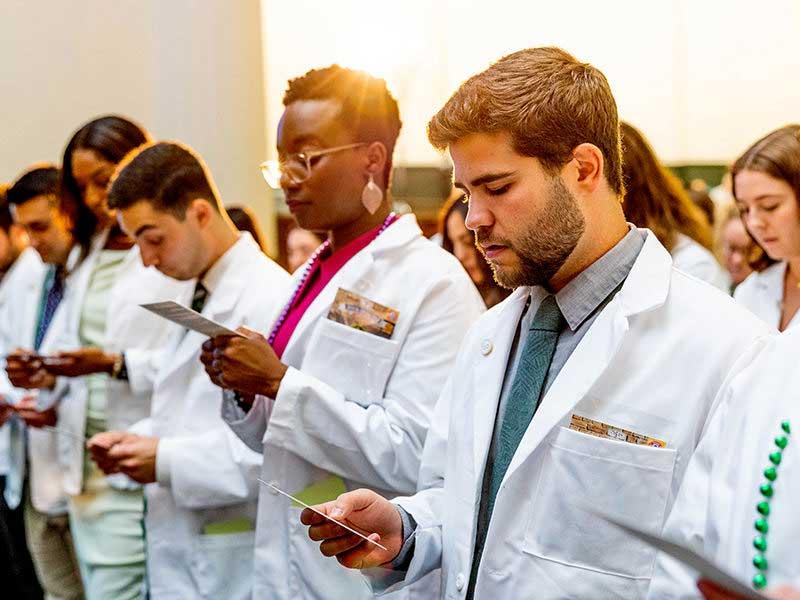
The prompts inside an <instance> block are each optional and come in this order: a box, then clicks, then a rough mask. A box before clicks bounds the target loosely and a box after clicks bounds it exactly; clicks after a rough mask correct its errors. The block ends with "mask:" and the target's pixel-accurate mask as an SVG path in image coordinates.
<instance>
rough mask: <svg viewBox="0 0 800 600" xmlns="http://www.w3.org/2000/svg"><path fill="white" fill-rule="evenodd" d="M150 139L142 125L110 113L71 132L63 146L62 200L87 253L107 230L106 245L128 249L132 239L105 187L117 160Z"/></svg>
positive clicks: (77, 237)
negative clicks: (98, 235)
mask: <svg viewBox="0 0 800 600" xmlns="http://www.w3.org/2000/svg"><path fill="white" fill-rule="evenodd" d="M148 140H149V135H148V134H147V132H146V131H145V130H144V129H143V128H141V127H140V126H139V125H136V124H135V123H133V122H131V121H129V120H127V119H124V118H122V117H118V116H114V115H109V116H105V117H100V118H98V119H95V120H93V121H90V122H89V123H87V124H86V125H84V126H83V127H81V128H80V129H79V130H78V131H77V132H76V133H75V135H73V136H72V139H70V141H69V143H68V144H67V147H66V148H65V150H64V158H63V163H62V164H63V166H62V171H61V173H62V175H61V202H62V206H63V208H64V210H65V211H66V213H67V214H70V215H71V216H72V217H73V219H72V222H73V223H75V231H74V235H75V239H76V240H77V242H78V243H79V244H80V245H81V248H82V249H83V256H84V257H85V256H86V254H88V252H89V249H90V246H91V244H92V241H93V239H95V236H96V234H98V233H100V232H102V231H106V230H107V231H108V236H107V239H106V242H105V247H106V248H108V249H118V250H127V249H129V248H131V247H133V240H131V239H130V238H129V237H128V236H127V235H125V234H124V233H123V232H122V230H121V229H120V228H119V226H118V225H117V221H116V216H115V214H114V211H112V210H110V209H109V208H108V205H107V203H106V188H107V187H108V182H109V180H110V179H111V175H112V174H113V173H114V169H115V168H116V166H117V164H118V163H120V162H121V161H122V159H123V158H125V156H126V155H127V154H128V153H129V152H130V151H131V150H134V149H135V148H137V147H139V146H141V145H142V144H145V143H146V142H147V141H148Z"/></svg>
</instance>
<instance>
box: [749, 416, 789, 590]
mask: <svg viewBox="0 0 800 600" xmlns="http://www.w3.org/2000/svg"><path fill="white" fill-rule="evenodd" d="M781 432H782V433H781V434H780V435H779V436H778V437H776V438H775V446H776V447H777V448H778V449H777V450H776V451H775V452H770V455H769V462H770V465H769V466H768V467H767V468H766V469H764V477H766V479H767V481H766V482H764V483H763V484H761V486H760V487H759V488H758V491H759V492H761V495H762V496H763V497H764V499H763V500H762V501H761V502H759V503H758V504H757V505H756V511H758V515H759V516H758V518H757V519H756V522H755V528H756V531H757V532H758V534H757V535H756V537H755V538H754V539H753V547H754V548H755V549H756V550H758V554H756V555H755V557H753V566H754V567H755V568H756V569H758V570H757V571H756V574H755V576H753V587H754V588H756V589H757V590H760V589H762V588H765V587H767V574H766V573H767V568H768V567H769V565H768V564H767V556H766V554H767V533H768V532H769V522H768V520H769V513H770V505H769V503H770V500H771V499H772V496H773V495H774V493H775V490H774V489H773V484H774V483H775V480H776V479H777V478H778V467H779V466H780V464H781V460H782V459H783V451H784V450H785V449H786V446H788V445H789V434H790V433H791V432H792V429H791V427H790V426H789V421H783V422H781Z"/></svg>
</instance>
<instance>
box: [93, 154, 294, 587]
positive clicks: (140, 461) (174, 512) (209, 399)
mask: <svg viewBox="0 0 800 600" xmlns="http://www.w3.org/2000/svg"><path fill="white" fill-rule="evenodd" d="M109 206H110V207H113V208H116V209H117V210H119V219H120V223H121V224H122V227H123V229H124V230H125V231H126V232H127V233H128V234H129V235H130V236H131V237H132V238H133V239H135V240H136V243H137V245H138V246H139V248H140V250H141V255H142V260H143V262H144V263H145V264H146V265H148V266H154V267H156V268H157V269H158V270H159V271H161V272H162V273H164V274H165V275H168V276H170V277H173V278H175V279H179V280H185V281H188V280H196V284H195V285H194V291H193V294H192V295H191V296H188V295H187V297H186V298H184V299H183V300H184V303H185V304H186V305H191V306H192V307H193V308H194V309H195V310H197V311H199V312H202V314H203V315H204V316H206V317H208V318H210V319H213V320H215V321H218V322H220V323H222V324H224V325H226V326H228V327H231V328H235V327H238V326H241V325H245V326H248V327H251V328H255V329H263V328H264V327H266V326H267V325H268V324H269V323H270V322H271V320H272V319H273V318H274V313H275V311H276V309H277V307H278V300H279V299H280V298H283V297H284V296H285V294H286V290H287V288H288V282H289V275H288V274H287V273H286V272H285V271H283V269H281V268H280V267H279V266H278V265H276V264H275V263H274V262H273V261H271V260H270V259H269V258H267V257H266V256H265V255H264V254H263V253H262V252H261V250H260V248H259V247H258V245H257V244H256V243H255V242H254V241H253V239H252V237H251V236H250V235H249V234H247V233H243V234H240V233H239V232H238V231H237V230H236V228H235V227H234V226H233V224H232V223H231V221H230V220H229V219H228V217H227V214H226V213H225V209H224V208H223V207H222V203H221V201H220V199H219V196H218V193H217V191H216V188H215V186H214V183H213V181H212V179H211V175H210V174H209V173H208V172H207V170H206V168H205V166H204V165H203V163H202V161H201V159H200V158H199V157H198V156H196V155H195V154H194V153H193V152H192V151H191V150H189V149H188V148H186V147H185V146H182V145H180V144H177V143H171V142H159V143H156V144H154V145H150V146H147V147H144V148H143V149H142V150H140V151H139V152H138V153H137V154H135V155H134V156H133V157H130V158H129V159H128V161H127V162H126V163H124V164H123V165H121V166H120V169H119V170H118V172H117V175H116V176H115V178H114V180H113V181H112V183H111V188H110V191H109ZM204 339H205V338H204V337H203V336H202V334H200V333H197V332H193V331H186V330H181V331H177V332H176V334H175V335H174V336H173V339H172V341H171V343H170V344H169V345H168V346H167V347H165V348H164V349H163V350H162V351H159V352H126V353H125V354H124V356H121V355H118V356H109V357H107V359H106V362H108V363H117V364H121V365H122V367H121V368H122V370H123V371H124V373H125V377H126V378H127V379H128V381H129V383H130V385H131V387H132V388H133V389H135V390H151V391H152V406H151V415H150V417H149V418H147V419H145V420H144V421H141V422H139V423H137V424H136V425H134V426H133V427H132V428H131V431H130V432H123V431H116V432H114V431H112V432H106V433H102V434H98V435H97V436H95V437H94V438H93V439H92V440H90V442H89V447H90V449H91V451H92V453H93V456H94V458H95V460H96V461H97V463H98V465H100V467H101V468H102V469H103V470H104V471H106V472H107V473H113V472H122V473H125V474H127V475H128V476H129V477H131V478H133V479H134V480H136V481H139V482H141V483H145V484H148V485H147V486H146V489H145V492H146V499H147V510H146V515H145V531H146V539H147V571H148V584H149V593H150V597H151V598H153V599H155V600H157V599H160V598H209V599H212V598H221V597H226V598H236V599H244V598H249V597H250V591H251V588H252V578H251V574H252V555H253V539H254V538H253V528H254V525H255V514H256V498H257V496H258V482H257V475H258V467H259V466H260V463H261V459H260V456H259V455H258V454H256V453H255V452H253V451H252V450H250V449H248V448H247V447H246V446H245V445H244V444H243V443H242V442H241V441H240V440H239V439H238V438H237V437H236V436H235V435H233V433H232V432H231V431H230V430H229V429H228V428H227V427H226V425H225V424H224V422H223V421H222V419H221V417H220V403H221V399H222V393H221V391H220V389H219V388H217V387H216V386H214V385H213V384H212V383H211V382H210V381H209V380H208V377H207V376H206V374H205V373H204V371H203V366H202V364H201V363H200V361H199V360H198V358H199V355H200V349H201V345H202V343H203V341H204Z"/></svg>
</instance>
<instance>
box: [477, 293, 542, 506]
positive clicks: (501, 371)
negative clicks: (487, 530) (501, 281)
mask: <svg viewBox="0 0 800 600" xmlns="http://www.w3.org/2000/svg"><path fill="white" fill-rule="evenodd" d="M529 292H531V289H530V288H519V289H517V290H516V291H515V292H514V293H513V294H512V295H511V296H510V297H509V298H508V300H506V301H505V303H504V306H503V309H502V310H501V311H500V312H499V313H498V314H497V315H496V317H495V319H494V321H493V322H491V323H489V322H487V323H485V325H484V326H483V335H482V339H480V340H477V343H478V346H477V347H476V348H475V352H476V353H477V355H476V356H475V358H474V362H473V364H474V365H475V368H474V372H473V376H472V381H473V382H474V389H473V392H472V393H473V398H474V402H473V417H472V421H473V431H474V433H473V438H472V445H473V446H472V450H473V460H474V461H475V463H474V464H475V468H474V469H473V473H475V476H476V478H477V486H476V498H478V496H477V494H478V492H479V491H480V481H481V480H482V478H483V477H482V474H483V468H484V466H485V465H486V457H487V456H488V453H489V446H490V444H491V439H492V433H493V432H494V426H495V422H496V414H497V403H498V401H499V399H500V392H501V390H502V389H503V380H504V379H505V375H506V369H507V365H508V360H509V355H510V353H511V346H512V345H513V343H514V335H515V333H516V331H517V325H518V324H519V320H520V318H521V317H522V311H523V310H524V309H525V303H526V301H527V299H528V295H529ZM534 293H535V290H534Z"/></svg>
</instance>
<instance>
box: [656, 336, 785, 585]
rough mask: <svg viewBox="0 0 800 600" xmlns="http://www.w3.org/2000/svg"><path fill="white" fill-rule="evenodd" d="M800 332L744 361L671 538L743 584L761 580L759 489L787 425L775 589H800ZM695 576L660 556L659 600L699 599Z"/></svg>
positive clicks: (770, 574) (684, 492) (695, 464)
mask: <svg viewBox="0 0 800 600" xmlns="http://www.w3.org/2000/svg"><path fill="white" fill-rule="evenodd" d="M799 353H800V330H798V329H794V330H792V331H790V332H788V333H786V334H783V335H780V336H776V337H775V338H774V339H773V341H772V342H771V343H770V344H769V345H768V346H767V348H766V349H765V350H764V352H763V353H761V354H760V355H759V356H758V357H757V359H756V360H751V359H748V360H745V361H742V363H741V369H739V371H738V372H737V374H736V376H735V377H733V378H731V380H730V382H729V383H728V384H727V385H726V387H725V389H724V391H723V397H722V403H721V405H720V407H719V410H718V411H717V413H716V415H715V416H714V419H713V421H712V422H711V425H710V426H709V428H708V432H707V433H706V434H705V435H704V436H703V439H702V441H701V443H700V445H699V446H698V448H697V452H696V453H695V455H694V457H692V460H691V462H690V464H689V468H688V469H687V471H686V477H685V479H684V483H683V486H682V487H681V491H680V494H679V495H678V499H677V501H676V503H675V508H674V509H673V511H672V514H671V515H670V517H669V520H668V521H667V524H666V526H665V531H664V533H665V535H666V536H667V537H669V538H671V539H673V540H675V541H677V542H679V543H681V544H683V545H685V546H689V547H690V548H692V549H694V550H695V551H697V552H700V553H701V554H704V555H705V556H707V557H708V558H709V559H711V560H712V561H713V562H715V563H716V564H718V565H719V566H721V567H723V568H724V569H725V570H727V571H728V572H730V573H731V574H732V575H734V576H736V577H738V578H739V579H740V580H741V581H742V582H743V583H745V584H749V583H750V581H751V580H752V577H753V576H754V575H755V574H756V569H755V567H754V566H753V563H752V560H753V556H754V555H755V554H756V551H755V550H754V548H753V538H754V537H755V536H756V535H757V533H756V530H755V528H754V526H753V524H754V522H755V520H756V519H757V518H759V517H760V515H759V514H758V513H757V512H756V505H757V504H758V503H759V502H761V501H762V500H763V499H764V498H763V497H762V496H761V494H760V491H759V486H760V485H761V484H762V483H766V481H767V480H766V478H765V477H764V475H763V471H764V469H765V467H767V466H769V465H770V461H769V454H770V453H771V452H774V451H776V450H777V449H778V448H777V447H776V446H775V443H774V441H773V440H774V439H775V438H776V437H777V436H778V435H781V434H782V430H781V422H782V421H784V420H789V421H790V422H791V427H792V434H791V435H790V436H789V440H790V441H789V445H788V446H787V448H786V450H785V451H784V453H783V460H782V461H781V464H780V466H779V467H778V478H777V480H776V481H775V483H774V489H775V495H774V496H773V498H772V499H771V501H770V508H771V511H770V515H769V521H768V522H769V532H768V534H767V540H768V547H767V552H766V558H767V561H768V563H769V570H768V571H767V578H768V583H769V586H775V585H793V586H794V587H798V588H800V553H798V552H797V539H798V537H800V522H798V520H797V501H798V498H800V443H799V442H800V439H798V437H797V434H798V431H800V402H798V401H797V394H796V392H795V390H797V389H798V388H800V371H798V369H797V356H798V354H799ZM695 582H696V575H695V574H694V573H692V572H691V571H688V570H686V569H685V568H683V567H682V566H681V565H678V564H677V563H676V562H675V561H673V560H671V559H668V558H666V557H664V556H663V555H661V556H659V558H658V561H657V562H656V569H655V573H654V576H653V583H652V586H651V588H650V595H649V598H651V599H652V600H678V599H682V598H697V597H698V594H697V588H696V584H695Z"/></svg>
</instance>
